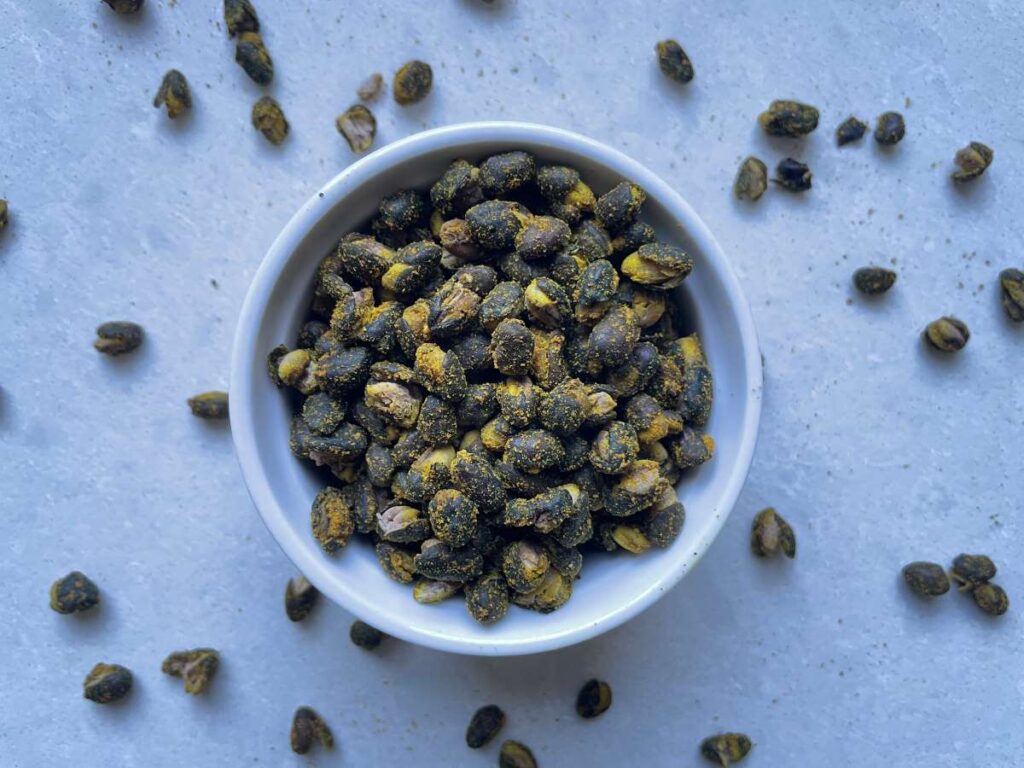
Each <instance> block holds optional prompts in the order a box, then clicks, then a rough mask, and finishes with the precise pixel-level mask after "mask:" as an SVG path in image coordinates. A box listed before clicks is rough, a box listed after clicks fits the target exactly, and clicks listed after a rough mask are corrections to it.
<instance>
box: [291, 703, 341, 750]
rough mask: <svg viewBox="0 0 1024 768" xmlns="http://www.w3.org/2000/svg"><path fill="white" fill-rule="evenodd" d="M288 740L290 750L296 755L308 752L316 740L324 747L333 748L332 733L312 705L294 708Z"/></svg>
mask: <svg viewBox="0 0 1024 768" xmlns="http://www.w3.org/2000/svg"><path fill="white" fill-rule="evenodd" d="M289 741H290V743H291V746H292V751H293V752H295V753H296V754H298V755H304V754H306V753H307V752H309V750H311V749H312V748H313V745H314V744H315V743H316V742H320V746H321V747H323V748H324V749H333V748H334V734H332V733H331V729H330V728H329V727H327V723H325V722H324V720H323V718H322V717H320V715H319V714H317V712H316V710H315V709H313V708H312V707H299V708H298V709H296V710H295V715H294V716H293V717H292V731H291V734H290V735H289Z"/></svg>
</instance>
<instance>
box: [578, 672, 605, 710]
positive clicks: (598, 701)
mask: <svg viewBox="0 0 1024 768" xmlns="http://www.w3.org/2000/svg"><path fill="white" fill-rule="evenodd" d="M611 705H612V689H611V686H610V685H608V683H606V682H604V680H596V679H591V680H588V681H587V682H586V683H584V684H583V687H582V688H580V692H579V693H578V694H577V695H576V714H577V715H579V716H580V717H582V718H583V719H584V720H593V719H594V718H595V717H600V716H601V715H603V714H604V713H605V712H607V711H608V709H609V708H610V707H611Z"/></svg>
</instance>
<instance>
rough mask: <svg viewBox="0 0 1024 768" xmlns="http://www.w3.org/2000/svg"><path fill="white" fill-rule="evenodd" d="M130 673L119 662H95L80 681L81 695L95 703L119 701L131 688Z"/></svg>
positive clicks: (131, 679)
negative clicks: (81, 681) (83, 679)
mask: <svg viewBox="0 0 1024 768" xmlns="http://www.w3.org/2000/svg"><path fill="white" fill-rule="evenodd" d="M132 682H133V678H132V673H131V670H129V669H127V668H126V667H122V666H121V665H120V664H104V663H100V664H97V665H96V666H95V667H93V668H92V670H90V672H89V674H88V675H86V677H85V681H84V682H83V683H82V688H83V695H84V696H85V698H87V699H89V700H90V701H94V702H96V703H97V704H110V703H112V702H115V701H120V700H121V699H123V698H124V697H125V696H127V695H128V692H129V691H130V690H131V689H132Z"/></svg>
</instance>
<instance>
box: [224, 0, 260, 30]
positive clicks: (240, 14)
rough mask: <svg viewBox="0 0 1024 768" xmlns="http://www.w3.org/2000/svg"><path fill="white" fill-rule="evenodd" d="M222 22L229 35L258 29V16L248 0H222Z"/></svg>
mask: <svg viewBox="0 0 1024 768" xmlns="http://www.w3.org/2000/svg"><path fill="white" fill-rule="evenodd" d="M224 24H225V26H226V27H227V29H228V36H229V37H234V36H235V35H238V34H241V33H242V32H259V31H260V20H259V17H257V16H256V9H255V8H253V7H252V3H251V2H249V0H224Z"/></svg>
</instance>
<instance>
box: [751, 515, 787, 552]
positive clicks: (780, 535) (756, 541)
mask: <svg viewBox="0 0 1024 768" xmlns="http://www.w3.org/2000/svg"><path fill="white" fill-rule="evenodd" d="M750 548H751V550H753V552H754V554H755V555H757V556H758V557H774V556H775V555H777V554H779V553H780V552H781V553H782V554H784V555H785V556H786V557H788V558H794V557H796V534H794V533H793V529H792V527H790V525H789V523H787V522H786V520H785V518H783V517H782V515H780V514H779V513H778V512H776V511H775V510H774V509H773V508H772V507H767V508H765V509H762V510H761V511H760V512H758V513H757V515H755V516H754V522H753V524H752V526H751V530H750Z"/></svg>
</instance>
